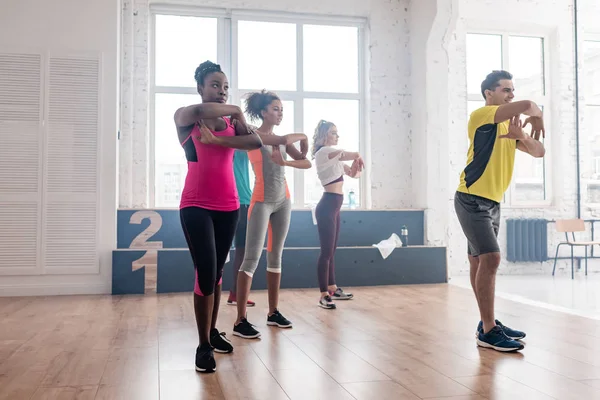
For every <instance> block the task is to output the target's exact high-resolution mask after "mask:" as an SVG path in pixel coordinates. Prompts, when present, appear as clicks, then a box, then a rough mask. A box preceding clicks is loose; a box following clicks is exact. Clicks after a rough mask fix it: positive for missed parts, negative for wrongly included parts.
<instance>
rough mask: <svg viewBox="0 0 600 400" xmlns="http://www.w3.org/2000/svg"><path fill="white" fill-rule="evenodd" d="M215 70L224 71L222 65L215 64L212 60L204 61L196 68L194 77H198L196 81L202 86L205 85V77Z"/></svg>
mask: <svg viewBox="0 0 600 400" xmlns="http://www.w3.org/2000/svg"><path fill="white" fill-rule="evenodd" d="M213 72H223V71H222V70H221V66H220V65H219V64H215V63H214V62H212V61H208V60H206V61H204V62H203V63H202V64H200V65H199V66H198V68H196V73H195V74H194V79H196V83H197V84H198V85H200V86H203V85H204V79H205V78H206V77H207V76H208V75H210V74H212V73H213Z"/></svg>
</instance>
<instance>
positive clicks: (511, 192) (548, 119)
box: [465, 23, 554, 209]
mask: <svg viewBox="0 0 600 400" xmlns="http://www.w3.org/2000/svg"><path fill="white" fill-rule="evenodd" d="M467 35H496V36H500V37H501V51H502V68H503V69H506V70H508V71H509V72H510V59H509V58H510V57H509V52H510V51H509V37H510V36H513V37H515V36H516V37H530V38H536V39H538V38H539V39H542V43H543V47H542V63H543V74H544V80H543V88H544V94H543V95H541V96H531V97H529V96H528V97H527V100H532V101H534V102H535V103H536V104H538V105H540V106H541V107H543V108H544V126H545V129H546V132H552V111H553V110H552V96H551V89H550V88H551V87H552V86H551V84H552V76H551V71H550V65H551V61H552V57H551V52H550V40H551V38H550V33H549V32H545V31H537V30H531V31H521V30H503V29H489V28H482V27H481V26H480V25H479V24H478V23H477V24H470V25H469V27H468V28H467V29H466V33H465V40H466V37H467ZM467 57H468V56H467V54H466V52H465V77H466V75H467V72H466V65H467ZM507 66H508V67H507ZM482 79H483V78H482ZM516 90H517V91H518V88H516ZM465 91H466V92H467V96H466V102H465V103H466V106H467V109H468V102H469V101H479V102H483V101H484V100H483V97H482V96H481V93H478V94H475V93H468V90H467V88H466V87H465ZM517 93H518V92H517ZM517 99H518V100H525V99H524V98H523V99H520V98H519V96H517ZM468 118H469V117H468V115H467V120H468ZM550 136H551V135H546V138H545V139H544V147H545V149H546V154H545V156H544V163H543V184H544V191H545V199H544V200H531V201H518V200H517V199H516V190H515V186H516V180H515V174H514V173H513V177H512V179H511V182H510V185H509V187H508V189H507V190H506V193H505V195H504V200H503V201H502V206H503V207H505V208H514V209H519V208H549V207H551V206H552V205H553V199H554V196H553V193H554V192H553V189H552V167H551V166H552V163H551V162H550V160H551V159H552V146H551V141H552V139H551V137H550ZM519 151H520V150H517V152H519Z"/></svg>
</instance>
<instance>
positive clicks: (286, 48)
mask: <svg viewBox="0 0 600 400" xmlns="http://www.w3.org/2000/svg"><path fill="white" fill-rule="evenodd" d="M273 51H275V52H276V56H275V57H273ZM238 79H239V83H238V87H239V88H246V89H262V88H267V89H269V90H296V24H283V23H276V22H258V21H239V22H238Z"/></svg>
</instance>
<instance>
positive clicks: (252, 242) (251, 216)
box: [240, 199, 292, 276]
mask: <svg viewBox="0 0 600 400" xmlns="http://www.w3.org/2000/svg"><path fill="white" fill-rule="evenodd" d="M291 213H292V202H291V201H290V199H286V200H284V201H282V202H280V203H262V202H252V204H250V208H249V210H248V228H247V230H246V254H245V255H244V261H243V262H242V266H241V267H240V271H243V272H245V273H246V274H247V275H248V276H253V275H254V272H255V271H256V267H258V261H259V260H260V255H261V253H262V250H263V245H264V243H265V235H266V234H267V230H268V232H269V240H268V242H267V271H268V272H274V273H277V274H280V273H281V255H282V253H283V244H284V243H285V238H286V237H287V234H288V229H289V227H290V216H291Z"/></svg>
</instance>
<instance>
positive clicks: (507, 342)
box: [477, 325, 525, 352]
mask: <svg viewBox="0 0 600 400" xmlns="http://www.w3.org/2000/svg"><path fill="white" fill-rule="evenodd" d="M477 345H478V346H480V347H485V348H488V349H494V350H496V351H502V352H509V351H518V350H523V349H524V348H525V346H523V344H522V343H519V342H517V341H516V340H513V339H511V338H509V337H508V336H506V334H505V333H504V331H503V330H502V328H500V326H498V325H496V326H494V327H493V328H492V330H491V331H489V332H488V333H483V332H479V333H478V334H477Z"/></svg>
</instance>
